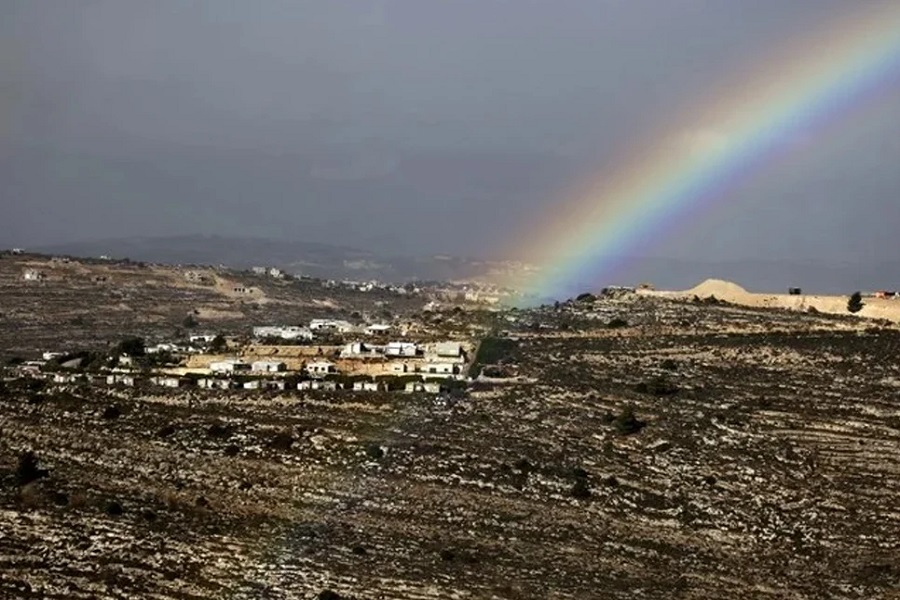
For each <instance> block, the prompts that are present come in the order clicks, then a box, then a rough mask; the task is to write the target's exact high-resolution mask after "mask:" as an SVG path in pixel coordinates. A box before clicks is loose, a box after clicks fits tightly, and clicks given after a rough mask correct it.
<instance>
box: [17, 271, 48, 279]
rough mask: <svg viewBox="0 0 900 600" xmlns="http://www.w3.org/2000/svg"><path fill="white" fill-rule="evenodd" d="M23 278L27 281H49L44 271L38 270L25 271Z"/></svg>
mask: <svg viewBox="0 0 900 600" xmlns="http://www.w3.org/2000/svg"><path fill="white" fill-rule="evenodd" d="M22 277H23V278H24V279H25V281H44V280H45V279H47V275H46V274H45V273H44V272H43V271H38V270H37V269H25V272H24V273H23V274H22Z"/></svg>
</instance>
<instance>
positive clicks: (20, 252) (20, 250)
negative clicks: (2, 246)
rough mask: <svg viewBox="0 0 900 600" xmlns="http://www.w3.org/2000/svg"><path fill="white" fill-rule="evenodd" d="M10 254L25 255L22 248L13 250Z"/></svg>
mask: <svg viewBox="0 0 900 600" xmlns="http://www.w3.org/2000/svg"><path fill="white" fill-rule="evenodd" d="M10 252H11V253H12V254H15V255H20V254H25V250H24V249H22V248H13V249H12V250H11V251H10Z"/></svg>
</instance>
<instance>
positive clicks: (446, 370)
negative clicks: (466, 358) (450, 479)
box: [422, 363, 459, 375]
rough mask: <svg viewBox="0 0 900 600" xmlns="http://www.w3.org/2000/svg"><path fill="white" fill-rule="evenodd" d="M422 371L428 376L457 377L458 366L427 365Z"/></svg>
mask: <svg viewBox="0 0 900 600" xmlns="http://www.w3.org/2000/svg"><path fill="white" fill-rule="evenodd" d="M422 371H423V372H424V373H426V374H428V375H457V374H459V364H457V363H427V364H425V366H424V367H423V369H422Z"/></svg>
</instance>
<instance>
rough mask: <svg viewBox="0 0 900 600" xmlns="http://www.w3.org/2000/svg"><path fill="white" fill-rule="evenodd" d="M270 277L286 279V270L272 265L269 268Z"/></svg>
mask: <svg viewBox="0 0 900 600" xmlns="http://www.w3.org/2000/svg"><path fill="white" fill-rule="evenodd" d="M269 277H274V278H275V279H284V271H282V270H281V269H278V268H276V267H272V268H271V269H269Z"/></svg>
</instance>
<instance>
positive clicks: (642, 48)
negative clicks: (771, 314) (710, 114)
mask: <svg viewBox="0 0 900 600" xmlns="http://www.w3.org/2000/svg"><path fill="white" fill-rule="evenodd" d="M870 7H871V4H870V3H867V2H866V1H864V0H862V1H860V2H846V1H845V0H835V1H830V0H816V1H791V2H786V1H785V0H654V1H650V0H577V1H576V0H542V1H538V0H509V1H505V2H504V1H490V0H471V1H466V0H456V1H437V0H435V1H426V0H383V1H379V0H365V1H363V0H359V1H349V0H348V1H346V2H343V1H341V2H338V1H334V0H320V1H300V0H284V1H277V0H260V1H254V2H250V1H240V2H238V1H229V0H208V1H193V2H191V1H188V0H170V1H167V0H154V1H152V2H147V1H144V0H135V1H129V0H108V1H107V0H82V1H77V0H57V1H52V0H18V1H17V0H0V208H2V215H3V217H2V218H0V242H2V243H3V245H12V244H15V245H26V246H37V245H41V244H49V243H55V242H65V241H73V240H86V239H94V238H110V237H123V236H135V235H138V236H156V235H170V234H190V233H205V234H223V235H249V236H264V237H274V238H287V239H305V240H310V241H318V242H333V243H340V244H345V245H352V246H356V247H361V248H370V249H376V250H380V251H395V252H398V253H403V254H430V253H452V254H464V255H489V254H491V253H495V252H497V251H498V249H500V248H504V247H508V246H509V240H510V237H511V236H517V235H522V230H521V225H522V224H523V223H526V222H528V221H529V220H531V219H533V217H534V215H535V214H540V212H541V211H542V210H544V209H546V207H548V206H555V205H556V204H559V203H560V202H561V201H562V200H563V198H562V197H561V196H562V194H563V193H564V192H563V190H565V188H566V187H567V186H571V184H572V182H573V181H579V180H583V179H584V178H586V177H589V176H590V175H591V174H592V173H593V172H599V171H601V170H602V169H603V168H604V167H605V166H607V165H609V164H612V163H614V162H615V161H616V160H617V158H618V156H619V155H620V154H621V152H622V149H623V148H626V147H628V146H629V144H630V143H632V142H633V140H634V139H647V137H648V136H651V137H652V136H653V135H654V132H656V131H659V132H660V135H662V134H663V133H666V134H668V133H671V132H670V128H671V127H672V119H673V116H674V115H676V114H678V113H679V112H680V111H683V110H684V109H686V108H687V107H689V106H691V105H692V104H696V103H698V102H701V101H703V100H704V97H705V96H704V95H705V94H707V95H708V94H709V93H710V91H711V90H713V89H716V86H720V85H721V82H722V81H724V80H726V79H733V78H734V77H735V76H736V75H738V76H739V75H740V73H741V72H742V71H744V70H747V69H749V68H756V67H758V66H759V61H760V60H762V59H763V58H764V57H766V56H771V49H772V48H773V47H776V45H777V44H783V43H785V41H786V40H790V39H793V38H796V37H797V36H799V35H802V34H804V33H806V32H808V31H810V30H811V29H812V28H815V27H816V26H821V25H823V24H824V23H827V22H828V21H829V20H831V19H833V18H836V17H839V16H840V11H848V10H866V9H867V8H870ZM898 81H900V77H896V78H895V79H894V81H893V83H892V84H891V85H888V86H886V87H885V89H883V90H881V94H880V96H879V97H878V98H877V99H873V100H872V101H871V102H870V103H868V104H866V106H865V107H864V108H863V109H861V110H860V111H859V114H852V115H849V116H848V118H847V119H846V120H845V122H842V123H839V124H836V125H835V126H833V127H831V128H830V129H829V131H828V132H826V133H824V134H823V135H822V136H821V137H819V138H816V139H815V140H814V141H813V143H811V144H809V147H808V148H806V149H804V150H803V151H801V152H799V153H797V154H794V155H792V157H791V158H790V160H789V161H786V162H784V163H780V164H775V165H770V167H769V168H768V169H766V170H765V171H764V172H761V173H759V174H758V176H756V177H754V178H752V179H750V180H749V181H747V182H746V183H745V184H744V185H743V186H742V187H741V188H740V189H737V190H733V192H732V193H731V195H730V196H729V197H728V198H727V199H726V201H725V202H724V203H723V205H726V206H727V208H722V209H719V210H716V211H714V212H712V213H710V214H707V215H703V216H702V217H701V218H699V220H695V223H693V224H692V228H691V231H690V232H689V235H688V234H687V233H685V234H684V235H679V232H678V231H670V232H667V234H666V235H664V236H660V239H659V240H657V241H656V242H654V245H653V247H647V248H642V249H641V252H643V253H645V254H651V255H659V256H663V255H666V256H671V255H676V256H683V257H693V256H699V255H701V254H702V255H706V256H709V255H710V254H714V255H715V256H716V257H721V258H742V257H762V258H784V257H788V256H792V257H796V258H811V257H815V256H824V257H826V258H828V257H835V256H842V255H847V256H851V257H853V258H857V259H865V258H868V257H874V256H884V254H885V252H886V251H890V252H891V253H894V249H895V248H896V247H897V239H898V233H897V229H898V227H900V85H898Z"/></svg>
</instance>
